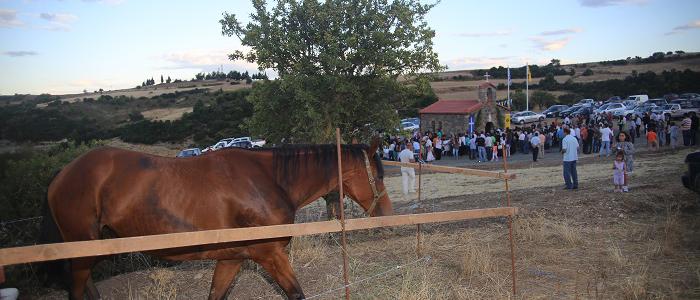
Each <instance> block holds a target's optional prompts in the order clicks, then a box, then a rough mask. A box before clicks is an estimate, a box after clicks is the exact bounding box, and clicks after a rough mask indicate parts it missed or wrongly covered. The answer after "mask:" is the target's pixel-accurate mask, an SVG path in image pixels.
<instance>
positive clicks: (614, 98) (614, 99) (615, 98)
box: [605, 96, 622, 103]
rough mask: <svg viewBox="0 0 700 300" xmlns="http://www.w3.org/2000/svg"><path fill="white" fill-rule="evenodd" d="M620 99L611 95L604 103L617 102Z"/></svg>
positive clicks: (620, 99)
mask: <svg viewBox="0 0 700 300" xmlns="http://www.w3.org/2000/svg"><path fill="white" fill-rule="evenodd" d="M619 101H622V98H620V96H612V97H610V98H608V100H605V103H610V102H619Z"/></svg>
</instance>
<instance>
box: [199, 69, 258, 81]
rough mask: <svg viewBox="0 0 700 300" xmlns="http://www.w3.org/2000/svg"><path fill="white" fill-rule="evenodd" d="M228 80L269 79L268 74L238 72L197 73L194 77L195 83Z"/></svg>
mask: <svg viewBox="0 0 700 300" xmlns="http://www.w3.org/2000/svg"><path fill="white" fill-rule="evenodd" d="M211 79H214V80H226V79H231V80H252V79H268V77H267V74H265V73H264V72H258V73H255V74H253V75H250V74H249V73H248V71H245V72H238V71H236V70H233V71H229V72H228V73H224V72H219V71H212V72H210V73H204V72H200V73H197V74H196V75H195V76H194V79H192V80H194V81H196V80H211Z"/></svg>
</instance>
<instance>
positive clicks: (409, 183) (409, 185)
mask: <svg viewBox="0 0 700 300" xmlns="http://www.w3.org/2000/svg"><path fill="white" fill-rule="evenodd" d="M412 148H413V145H412V144H410V143H407V144H406V149H403V150H402V151H401V152H400V153H399V161H401V162H402V163H412V162H416V160H415V159H414V158H413V149H412ZM401 180H402V183H403V195H404V198H408V196H409V193H411V194H412V193H415V192H416V171H415V170H414V169H413V168H411V167H401Z"/></svg>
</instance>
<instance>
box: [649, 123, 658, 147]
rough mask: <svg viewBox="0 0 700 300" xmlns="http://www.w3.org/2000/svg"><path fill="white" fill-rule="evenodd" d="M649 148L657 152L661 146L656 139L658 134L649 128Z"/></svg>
mask: <svg viewBox="0 0 700 300" xmlns="http://www.w3.org/2000/svg"><path fill="white" fill-rule="evenodd" d="M647 146H648V147H649V150H651V151H655V150H658V149H659V144H658V141H657V139H656V132H654V129H651V128H648V129H647Z"/></svg>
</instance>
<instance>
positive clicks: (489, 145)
mask: <svg viewBox="0 0 700 300" xmlns="http://www.w3.org/2000/svg"><path fill="white" fill-rule="evenodd" d="M484 138H485V140H484V149H485V150H486V161H490V160H491V159H492V158H493V151H491V148H492V147H493V139H492V138H491V134H488V133H487V134H486V136H485V137H484Z"/></svg>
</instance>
